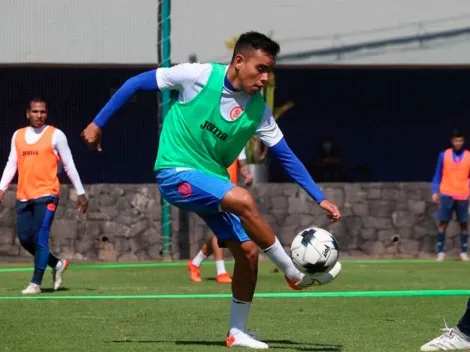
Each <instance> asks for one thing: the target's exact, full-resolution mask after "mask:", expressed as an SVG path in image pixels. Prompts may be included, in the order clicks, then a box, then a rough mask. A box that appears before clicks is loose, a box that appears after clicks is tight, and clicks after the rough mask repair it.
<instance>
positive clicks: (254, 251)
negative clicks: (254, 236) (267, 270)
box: [242, 241, 259, 266]
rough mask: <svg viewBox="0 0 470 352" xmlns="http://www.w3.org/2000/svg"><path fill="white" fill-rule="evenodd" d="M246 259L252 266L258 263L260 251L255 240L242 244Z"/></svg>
mask: <svg viewBox="0 0 470 352" xmlns="http://www.w3.org/2000/svg"><path fill="white" fill-rule="evenodd" d="M242 249H243V253H244V255H245V259H246V261H247V262H248V263H249V264H250V266H255V265H258V259H259V251H258V247H257V246H256V244H255V243H254V242H251V241H250V242H245V243H244V245H243V246H242Z"/></svg>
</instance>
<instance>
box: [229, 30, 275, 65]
mask: <svg viewBox="0 0 470 352" xmlns="http://www.w3.org/2000/svg"><path fill="white" fill-rule="evenodd" d="M250 50H262V51H264V52H265V53H266V54H269V55H271V56H272V57H273V58H276V56H277V54H279V51H280V50H281V48H280V47H279V44H278V43H276V42H275V41H274V40H272V39H271V38H269V37H268V36H266V35H264V34H262V33H258V32H254V31H251V32H246V33H243V34H242V35H241V36H240V37H239V38H238V40H237V42H236V43H235V48H234V49H233V56H232V61H233V60H234V59H235V56H237V54H242V53H243V54H244V53H246V52H247V51H250Z"/></svg>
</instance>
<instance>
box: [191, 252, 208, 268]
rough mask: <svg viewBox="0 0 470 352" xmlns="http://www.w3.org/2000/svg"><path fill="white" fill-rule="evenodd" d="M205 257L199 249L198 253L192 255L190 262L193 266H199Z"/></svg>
mask: <svg viewBox="0 0 470 352" xmlns="http://www.w3.org/2000/svg"><path fill="white" fill-rule="evenodd" d="M206 258H207V257H206V256H205V255H204V253H202V251H199V253H198V254H197V255H196V256H195V257H194V259H193V261H192V263H193V265H194V266H197V267H199V266H200V265H201V263H202V262H203V261H204V260H205V259H206Z"/></svg>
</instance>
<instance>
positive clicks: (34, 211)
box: [0, 98, 88, 294]
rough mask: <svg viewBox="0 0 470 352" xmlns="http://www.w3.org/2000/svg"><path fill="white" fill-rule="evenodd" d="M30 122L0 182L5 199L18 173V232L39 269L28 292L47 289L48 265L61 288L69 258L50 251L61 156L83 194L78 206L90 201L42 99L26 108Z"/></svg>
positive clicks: (14, 144) (14, 145)
mask: <svg viewBox="0 0 470 352" xmlns="http://www.w3.org/2000/svg"><path fill="white" fill-rule="evenodd" d="M26 117H27V118H28V120H29V126H28V127H25V128H21V129H19V130H17V131H16V132H15V133H14V134H13V138H12V140H11V151H10V156H9V158H8V162H7V165H6V167H5V170H4V171H3V175H2V179H1V181H0V201H1V200H2V199H3V196H4V194H5V191H6V190H7V188H8V186H9V185H10V183H11V181H12V180H13V178H14V177H15V175H16V172H17V171H18V188H17V192H16V198H17V202H16V215H17V232H18V237H19V240H20V243H21V245H22V246H23V248H24V249H26V250H27V251H28V252H29V253H31V254H32V255H33V256H34V273H33V277H32V280H31V283H30V284H29V285H28V286H27V287H26V288H25V289H24V290H23V291H22V293H23V294H37V293H41V284H42V278H43V276H44V272H45V270H46V267H47V266H48V265H49V266H50V267H51V268H52V285H53V288H54V290H57V289H58V288H59V287H60V286H61V284H62V275H63V273H64V271H65V269H67V266H68V261H67V260H65V259H61V260H60V259H59V258H57V257H55V256H54V255H53V254H52V253H50V251H49V233H50V229H51V226H52V221H53V219H54V215H55V211H56V208H57V205H58V202H59V195H60V184H59V180H58V176H57V169H58V164H59V160H61V161H62V164H63V167H64V169H65V172H66V173H67V175H68V177H69V179H70V181H71V182H72V184H73V186H74V187H75V191H76V192H77V196H78V197H77V206H78V208H79V210H81V211H82V212H85V211H86V210H87V208H88V200H87V197H86V196H85V190H84V189H83V185H82V183H81V181H80V176H79V175H78V172H77V169H76V168H75V164H74V162H73V158H72V153H71V151H70V148H69V146H68V143H67V138H66V137H65V134H64V133H63V132H62V131H60V130H59V129H57V128H55V127H53V126H50V125H46V120H47V105H46V102H45V101H44V100H43V99H41V98H33V99H31V100H30V101H29V104H28V108H27V110H26Z"/></svg>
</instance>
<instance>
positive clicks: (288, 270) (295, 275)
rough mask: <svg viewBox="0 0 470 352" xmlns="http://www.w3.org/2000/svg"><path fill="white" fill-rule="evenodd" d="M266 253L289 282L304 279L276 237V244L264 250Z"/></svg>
mask: <svg viewBox="0 0 470 352" xmlns="http://www.w3.org/2000/svg"><path fill="white" fill-rule="evenodd" d="M264 253H266V255H267V256H268V257H269V259H271V261H272V262H273V263H274V265H276V266H277V267H278V268H279V269H280V270H281V271H282V272H283V273H284V275H286V276H287V278H288V279H289V280H298V279H302V278H303V277H304V274H302V273H301V272H300V271H299V270H297V268H296V267H295V266H294V264H293V263H292V259H291V258H290V257H289V255H288V254H287V253H286V251H285V250H284V248H282V245H281V242H279V240H278V239H277V237H276V242H274V244H273V245H272V246H271V247H269V248H266V249H265V250H264Z"/></svg>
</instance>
